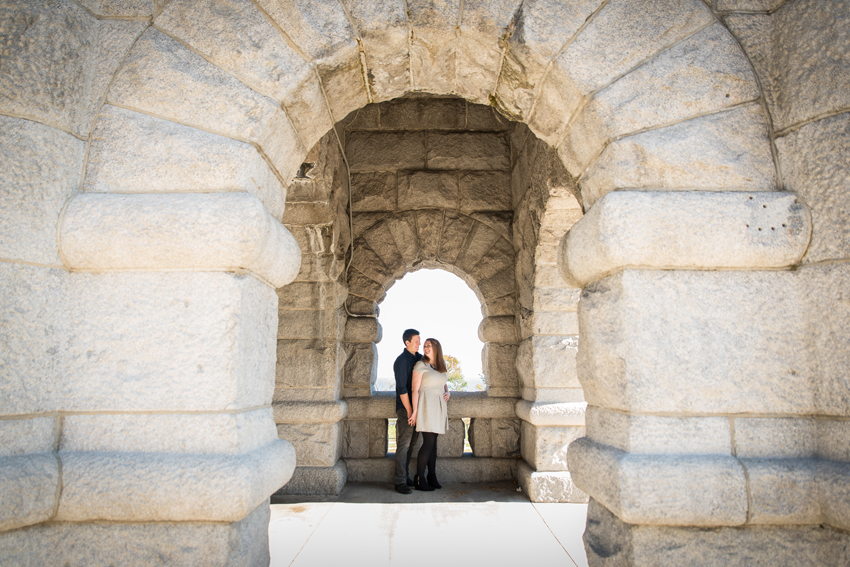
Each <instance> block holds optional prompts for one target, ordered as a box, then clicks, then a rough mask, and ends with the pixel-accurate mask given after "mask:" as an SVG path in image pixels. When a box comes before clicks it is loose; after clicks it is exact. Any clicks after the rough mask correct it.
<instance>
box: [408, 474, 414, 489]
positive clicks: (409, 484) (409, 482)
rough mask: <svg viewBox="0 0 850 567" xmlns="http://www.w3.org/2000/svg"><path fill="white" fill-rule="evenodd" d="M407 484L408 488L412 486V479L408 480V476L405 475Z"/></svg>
mask: <svg viewBox="0 0 850 567" xmlns="http://www.w3.org/2000/svg"><path fill="white" fill-rule="evenodd" d="M407 486H409V487H410V488H413V481H412V480H410V477H407Z"/></svg>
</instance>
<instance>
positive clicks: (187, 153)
mask: <svg viewBox="0 0 850 567" xmlns="http://www.w3.org/2000/svg"><path fill="white" fill-rule="evenodd" d="M84 188H85V190H86V191H87V192H99V193H138V192H147V193H154V192H169V193H170V192H173V191H175V190H180V191H186V192H215V191H247V192H248V193H251V194H252V195H254V196H255V197H257V198H258V199H260V201H262V203H263V205H265V207H266V209H267V210H268V211H269V214H271V215H272V216H273V217H275V218H276V219H280V218H281V216H282V215H283V211H284V207H285V201H286V190H285V188H284V187H283V186H281V183H280V181H279V180H278V178H277V177H276V176H275V174H274V172H273V171H272V170H271V169H270V168H269V166H268V164H267V163H266V162H265V160H263V158H262V156H261V155H260V154H259V153H258V152H257V150H256V149H254V148H253V147H251V146H250V145H249V144H246V143H244V142H238V141H236V140H232V139H230V138H225V137H223V136H217V135H215V134H210V133H209V132H204V131H202V130H197V129H195V128H191V127H189V126H183V125H182V124H176V123H174V122H170V121H168V120H162V119H159V118H154V117H152V116H148V115H146V114H140V113H138V112H133V111H131V110H126V109H123V108H118V107H115V106H111V105H105V106H104V107H103V108H102V109H101V112H100V115H99V117H98V121H97V124H96V125H95V130H94V133H93V135H92V143H91V147H90V148H89V155H88V161H87V167H86V179H85V186H84Z"/></svg>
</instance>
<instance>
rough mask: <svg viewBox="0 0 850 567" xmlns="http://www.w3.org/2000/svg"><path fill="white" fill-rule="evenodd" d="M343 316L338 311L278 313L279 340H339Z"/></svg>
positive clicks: (291, 311) (288, 310)
mask: <svg viewBox="0 0 850 567" xmlns="http://www.w3.org/2000/svg"><path fill="white" fill-rule="evenodd" d="M341 326H342V315H341V312H340V311H339V310H337V309H324V310H321V311H320V310H318V309H316V310H313V309H310V310H291V309H284V310H281V311H278V325H277V338H278V339H338V338H339V334H340V333H339V332H340V327H341Z"/></svg>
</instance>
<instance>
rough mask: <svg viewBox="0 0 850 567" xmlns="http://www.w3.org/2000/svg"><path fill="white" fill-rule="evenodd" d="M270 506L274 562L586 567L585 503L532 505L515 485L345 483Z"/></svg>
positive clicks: (298, 566) (345, 566) (296, 566)
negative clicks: (410, 487)
mask: <svg viewBox="0 0 850 567" xmlns="http://www.w3.org/2000/svg"><path fill="white" fill-rule="evenodd" d="M271 510H272V512H271V522H270V524H269V546H270V550H271V567H288V566H293V567H314V566H334V565H336V566H339V567H359V566H364V567H365V566H368V567H384V566H387V567H390V566H391V567H401V566H420V565H421V566H427V567H453V566H455V565H458V566H464V567H473V566H476V565H485V566H487V567H502V566H505V567H507V566H512V567H516V566H522V565H545V566H564V567H573V566H577V567H584V566H586V565H587V561H586V559H585V554H584V546H583V544H582V541H581V535H582V533H583V532H584V526H585V516H586V514H587V505H586V504H536V503H532V502H530V501H529V500H528V497H526V496H525V494H523V493H520V492H517V485H516V484H514V483H506V482H499V483H489V484H460V483H458V484H446V485H444V488H443V490H438V491H435V492H417V491H414V492H413V494H410V495H402V494H398V493H397V492H395V490H394V489H393V488H392V486H390V485H389V484H368V483H362V484H348V485H346V487H345V489H343V491H342V493H341V494H340V495H339V496H334V497H327V498H316V497H303V496H299V497H296V496H284V497H273V498H272V507H271Z"/></svg>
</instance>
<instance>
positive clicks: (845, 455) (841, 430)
mask: <svg viewBox="0 0 850 567" xmlns="http://www.w3.org/2000/svg"><path fill="white" fill-rule="evenodd" d="M800 421H802V420H800ZM815 423H816V425H817V455H818V456H819V457H820V458H822V459H828V460H832V461H841V462H845V463H846V462H850V421H845V420H843V419H818V420H817V421H816V422H815ZM801 429H803V428H801ZM804 431H805V429H804ZM800 437H802V438H803V439H802V440H805V441H808V438H807V436H805V435H803V436H800ZM791 439H792V440H793V441H797V436H794V437H791ZM783 441H785V440H784V439H783ZM783 445H785V446H786V447H789V448H790V447H794V448H796V446H798V444H797V443H793V442H792V443H788V442H787V441H785V443H783ZM799 445H801V446H802V447H806V448H807V445H805V444H804V443H799ZM789 456H797V455H789ZM801 456H808V455H805V454H803V455H801Z"/></svg>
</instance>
